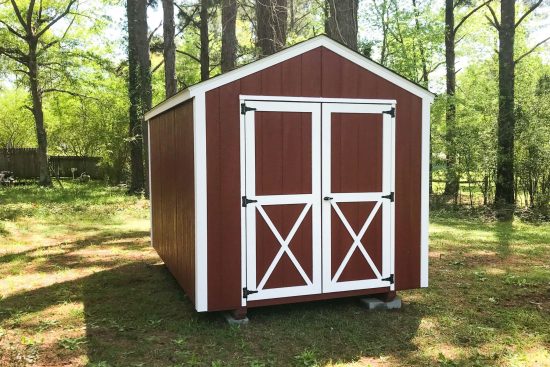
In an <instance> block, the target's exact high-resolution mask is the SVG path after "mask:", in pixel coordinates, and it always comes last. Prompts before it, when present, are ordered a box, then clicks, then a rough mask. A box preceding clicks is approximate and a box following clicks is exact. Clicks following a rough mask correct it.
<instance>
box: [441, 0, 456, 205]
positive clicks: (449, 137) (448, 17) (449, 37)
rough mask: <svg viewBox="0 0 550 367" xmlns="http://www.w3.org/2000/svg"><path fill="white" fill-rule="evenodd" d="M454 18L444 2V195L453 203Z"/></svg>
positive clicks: (448, 1) (451, 6) (448, 3)
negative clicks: (445, 98)
mask: <svg viewBox="0 0 550 367" xmlns="http://www.w3.org/2000/svg"><path fill="white" fill-rule="evenodd" d="M455 35H456V33H455V17H454V0H445V64H446V77H447V78H446V81H447V110H446V115H445V123H446V132H445V143H446V148H447V152H446V153H447V159H446V166H447V176H446V181H445V192H444V194H445V195H448V196H452V197H453V198H454V199H455V201H456V197H457V195H458V185H459V177H458V174H457V155H456V149H455V148H456V146H455V144H456V141H455V139H456V100H455V93H456V70H455V57H456V55H455Z"/></svg>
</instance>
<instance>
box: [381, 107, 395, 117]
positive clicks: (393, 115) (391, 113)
mask: <svg viewBox="0 0 550 367" xmlns="http://www.w3.org/2000/svg"><path fill="white" fill-rule="evenodd" d="M382 113H387V114H388V115H390V116H391V117H395V107H392V108H391V109H389V110H387V111H383V112H382Z"/></svg>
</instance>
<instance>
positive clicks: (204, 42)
mask: <svg viewBox="0 0 550 367" xmlns="http://www.w3.org/2000/svg"><path fill="white" fill-rule="evenodd" d="M200 19H201V21H200V39H201V55H200V60H201V80H207V79H208V78H210V40H209V38H208V0H201V11H200Z"/></svg>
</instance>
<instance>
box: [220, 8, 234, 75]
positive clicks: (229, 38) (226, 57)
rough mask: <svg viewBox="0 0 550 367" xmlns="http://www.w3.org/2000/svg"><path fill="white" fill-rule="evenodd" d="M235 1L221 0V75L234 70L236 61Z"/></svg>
mask: <svg viewBox="0 0 550 367" xmlns="http://www.w3.org/2000/svg"><path fill="white" fill-rule="evenodd" d="M236 26H237V1H236V0H222V60H221V62H222V73H225V72H226V71H229V70H232V69H234V68H235V64H236V61H237V34H236Z"/></svg>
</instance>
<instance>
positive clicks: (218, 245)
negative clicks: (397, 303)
mask: <svg viewBox="0 0 550 367" xmlns="http://www.w3.org/2000/svg"><path fill="white" fill-rule="evenodd" d="M239 95H263V96H292V97H325V98H361V99H395V100H396V101H397V108H396V146H395V153H396V177H395V196H396V200H395V278H396V290H403V289H411V288H418V287H420V252H421V251H420V250H421V249H420V247H421V246H420V240H421V236H420V227H421V216H420V210H421V208H420V201H421V148H422V142H421V132H422V100H421V98H420V97H418V96H415V95H413V94H411V93H409V92H407V91H405V90H404V89H402V88H400V87H398V86H396V85H395V84H392V83H390V82H388V81H387V80H385V79H383V78H381V77H379V76H377V75H375V74H373V73H371V72H369V71H367V70H365V69H363V68H361V67H359V66H357V65H356V64H354V63H352V62H350V61H348V60H347V59H345V58H343V57H341V56H338V55H337V54H336V53H334V52H332V51H330V50H328V49H326V48H324V47H320V48H317V49H314V50H311V51H309V52H306V53H304V54H302V55H300V56H297V57H294V58H292V59H289V60H287V61H284V62H282V63H280V64H277V65H274V66H272V67H269V68H267V69H264V70H262V71H259V72H257V73H254V74H251V75H249V76H247V77H244V78H242V79H240V80H236V81H234V82H231V83H228V84H225V85H223V86H221V87H219V88H216V89H213V90H210V91H208V92H207V93H206V156H207V226H208V247H207V248H208V250H207V251H208V252H207V253H208V272H207V275H208V310H209V311H216V310H227V309H236V308H239V307H240V306H241V294H242V290H241V276H240V275H241V222H240V221H241V213H240V210H241V206H240V204H241V203H240V199H241V198H240V192H241V191H240V190H241V189H240V185H241V181H240V126H239V123H240V111H239ZM272 303H274V302H272Z"/></svg>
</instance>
